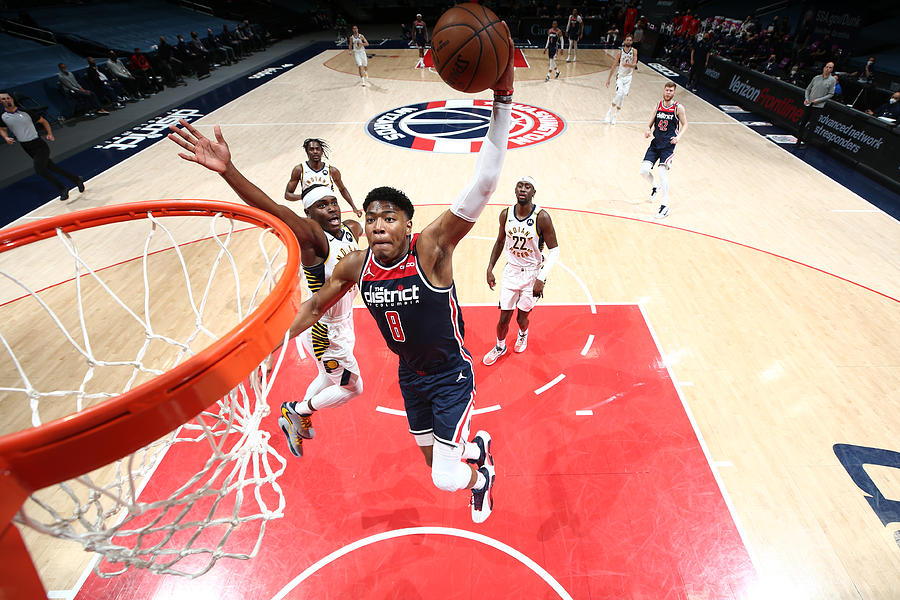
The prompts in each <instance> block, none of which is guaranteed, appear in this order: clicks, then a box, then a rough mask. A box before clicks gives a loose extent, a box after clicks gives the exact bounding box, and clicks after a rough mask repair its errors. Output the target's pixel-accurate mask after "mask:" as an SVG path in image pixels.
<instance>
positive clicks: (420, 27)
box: [413, 14, 428, 69]
mask: <svg viewBox="0 0 900 600" xmlns="http://www.w3.org/2000/svg"><path fill="white" fill-rule="evenodd" d="M413 41H414V42H415V43H416V47H417V48H418V49H419V61H418V62H417V63H416V68H417V69H418V68H419V67H422V68H425V45H426V44H427V43H428V27H427V26H426V25H425V21H423V20H422V15H421V14H418V15H416V20H415V21H413Z"/></svg>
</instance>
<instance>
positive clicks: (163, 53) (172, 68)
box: [156, 35, 185, 84]
mask: <svg viewBox="0 0 900 600" xmlns="http://www.w3.org/2000/svg"><path fill="white" fill-rule="evenodd" d="M156 58H157V63H158V64H159V66H160V71H161V72H162V74H163V77H164V78H166V81H168V82H170V83H175V84H178V83H184V78H183V77H182V75H183V74H184V72H185V65H184V63H183V62H181V61H180V60H178V58H176V57H175V50H174V48H172V46H171V45H170V44H169V42H167V41H166V38H165V36H162V35H161V36H159V46H157V48H156Z"/></svg>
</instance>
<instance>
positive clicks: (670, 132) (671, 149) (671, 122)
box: [640, 81, 688, 219]
mask: <svg viewBox="0 0 900 600" xmlns="http://www.w3.org/2000/svg"><path fill="white" fill-rule="evenodd" d="M687 127H688V122H687V117H686V116H685V114H684V107H683V106H681V105H680V104H678V102H676V101H675V84H674V83H672V82H671V81H669V82H668V83H666V84H665V85H664V86H663V98H662V100H661V101H660V102H659V103H658V104H657V105H656V111H654V113H653V116H652V117H651V118H650V124H649V125H648V126H647V131H645V132H644V137H645V138H648V137H650V136H651V135H652V136H653V140H652V141H651V142H650V147H649V148H647V152H646V153H645V154H644V160H643V161H642V162H641V170H640V174H641V176H642V177H644V179H646V180H647V181H648V182H650V186H651V188H652V189H651V191H650V201H651V202H652V201H653V200H656V199H657V194H659V193H660V192H661V194H660V195H661V198H660V201H661V202H662V204H660V205H659V210H658V211H656V218H657V219H664V218H665V217H666V216H667V215H668V214H669V169H671V168H672V158H674V156H675V144H677V143H678V141H679V140H680V139H681V136H683V135H684V132H685V131H687ZM657 161H659V167H660V168H659V171H658V173H659V186H658V187H657V185H656V183H655V182H654V181H653V173H651V172H650V170H651V169H652V168H653V165H654V163H656V162H657Z"/></svg>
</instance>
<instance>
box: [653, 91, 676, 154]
mask: <svg viewBox="0 0 900 600" xmlns="http://www.w3.org/2000/svg"><path fill="white" fill-rule="evenodd" d="M677 109H678V103H677V102H673V103H672V106H669V107H668V108H667V107H665V106H663V103H662V100H660V102H659V104H657V105H656V117H655V119H654V125H655V126H654V127H653V142H654V143H653V145H654V146H660V145H663V144H671V143H672V138H673V137H675V136H676V135H677V134H678V111H677Z"/></svg>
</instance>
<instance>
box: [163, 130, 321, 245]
mask: <svg viewBox="0 0 900 600" xmlns="http://www.w3.org/2000/svg"><path fill="white" fill-rule="evenodd" d="M180 123H181V128H178V127H176V126H174V125H170V126H169V129H171V130H172V133H170V134H169V135H168V138H169V139H170V140H172V141H173V142H175V143H176V144H178V145H179V146H181V147H182V148H184V149H185V150H187V152H179V153H178V156H180V157H181V158H183V159H184V160H186V161H189V162H193V163H197V164H198V165H203V166H204V167H206V168H207V169H209V170H210V171H215V172H216V173H218V174H219V175H221V176H222V178H223V179H224V180H225V182H226V183H227V184H228V185H229V186H231V189H232V190H234V192H235V193H236V194H237V195H238V196H239V197H240V198H241V200H243V201H244V202H246V203H247V204H249V205H250V206H252V207H254V208H258V209H260V210H264V211H266V212H267V213H269V214H271V215H274V216H276V217H278V218H279V219H281V220H282V221H284V222H285V224H287V226H288V227H290V228H291V231H293V232H294V236H295V237H296V238H297V242H299V244H300V246H301V248H304V247H307V246H311V247H312V249H313V250H316V251H317V253H318V254H322V252H320V251H321V250H322V245H323V244H324V251H325V252H327V249H328V242H327V240H326V239H325V234H324V233H322V228H321V227H320V226H319V225H318V224H317V223H315V222H314V221H312V220H311V219H305V218H303V217H301V216H299V215H298V214H297V213H295V212H294V211H292V210H291V209H289V208H288V207H286V206H282V205H280V204H278V203H277V202H275V201H274V200H272V199H271V198H269V196H267V195H266V193H265V192H263V191H262V190H261V189H259V188H258V187H256V186H255V185H254V184H253V183H252V182H251V181H250V180H249V179H247V178H246V177H244V175H243V174H242V173H241V172H240V171H238V169H237V167H235V166H234V163H232V162H231V150H230V149H229V148H228V144H227V143H226V142H225V138H224V137H223V136H222V130H221V128H220V127H219V126H218V125H216V126H215V128H214V129H213V131H214V132H215V135H216V141H215V142H213V141H212V140H210V139H209V138H207V137H206V136H204V135H203V134H202V133H200V132H199V131H197V129H196V128H195V127H194V126H193V125H191V124H190V123H188V122H187V121H185V120H184V119H181V120H180Z"/></svg>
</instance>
